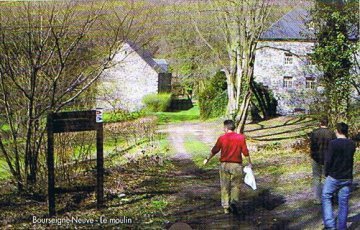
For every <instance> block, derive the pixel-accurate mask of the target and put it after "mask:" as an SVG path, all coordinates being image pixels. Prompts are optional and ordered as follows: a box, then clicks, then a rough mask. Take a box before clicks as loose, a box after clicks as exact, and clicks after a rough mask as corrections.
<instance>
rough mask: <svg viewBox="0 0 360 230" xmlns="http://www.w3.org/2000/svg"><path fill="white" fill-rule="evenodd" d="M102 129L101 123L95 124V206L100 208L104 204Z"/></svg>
mask: <svg viewBox="0 0 360 230" xmlns="http://www.w3.org/2000/svg"><path fill="white" fill-rule="evenodd" d="M103 140H104V129H103V123H98V124H97V129H96V158H97V159H96V161H97V165H96V168H97V186H96V196H97V197H96V198H97V206H98V208H101V207H102V206H103V203H104V154H103V143H104V142H103Z"/></svg>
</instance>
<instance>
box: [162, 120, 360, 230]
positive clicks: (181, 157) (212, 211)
mask: <svg viewBox="0 0 360 230" xmlns="http://www.w3.org/2000/svg"><path fill="white" fill-rule="evenodd" d="M160 132H164V133H167V134H168V139H169V141H170V144H171V145H172V148H173V149H174V150H175V151H176V152H175V154H174V156H173V158H172V162H173V164H174V166H175V169H174V172H173V174H171V175H169V176H170V177H171V178H173V180H174V181H176V185H177V186H176V189H175V190H177V191H178V192H177V193H175V194H172V195H171V197H170V198H169V199H170V200H171V201H172V202H171V205H170V206H169V209H168V213H167V215H168V216H169V217H170V218H169V219H171V220H172V221H171V222H170V223H169V224H168V225H167V226H166V227H167V228H169V227H170V226H172V224H174V223H176V222H185V223H187V224H189V225H190V226H191V227H192V228H194V229H322V228H323V225H322V220H321V206H319V205H314V204H313V203H312V202H311V201H310V200H309V197H311V193H312V191H311V189H310V188H309V187H306V188H303V189H302V191H295V195H294V193H292V194H291V195H287V194H283V195H281V194H276V193H273V186H274V184H272V183H271V179H273V178H271V177H274V176H273V175H261V176H259V177H257V184H258V187H259V189H258V190H257V191H252V190H251V189H249V188H248V187H247V186H245V185H243V188H242V193H241V197H242V199H241V200H242V201H241V204H240V207H239V213H240V214H239V215H237V216H234V215H226V214H223V210H222V207H221V203H220V183H219V176H218V170H217V169H210V170H209V169H207V170H205V169H202V168H199V167H198V166H196V165H195V164H194V162H193V161H192V159H191V158H192V153H191V152H187V151H186V148H185V146H184V143H185V140H186V137H187V136H189V135H192V136H195V137H196V139H197V140H199V141H201V142H203V143H205V144H206V145H208V146H209V149H210V148H211V146H212V145H213V144H214V143H215V141H216V139H217V136H218V135H219V134H220V133H221V127H220V126H219V127H217V125H215V124H211V125H209V124H208V123H177V124H170V125H167V126H165V127H162V129H161V130H160ZM279 159H280V158H279ZM264 167H266V166H264ZM308 174H309V173H308ZM293 176H295V177H297V176H303V175H293ZM275 177H276V176H275ZM358 187H359V186H358V185H356V186H355V187H354V188H355V191H357V192H356V193H355V194H354V195H353V196H356V197H359V196H360V194H359V191H358ZM351 207H352V208H351V209H352V213H351V214H350V215H349V217H350V220H351V221H352V223H351V225H350V228H349V229H360V224H359V215H358V213H359V211H360V207H359V204H358V202H357V200H356V199H352V201H351Z"/></svg>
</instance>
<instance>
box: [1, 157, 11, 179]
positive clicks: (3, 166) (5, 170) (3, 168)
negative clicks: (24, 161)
mask: <svg viewBox="0 0 360 230" xmlns="http://www.w3.org/2000/svg"><path fill="white" fill-rule="evenodd" d="M10 176H11V175H10V172H9V169H8V166H7V163H6V161H5V160H3V159H0V180H5V179H9V178H10Z"/></svg>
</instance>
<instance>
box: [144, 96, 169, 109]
mask: <svg viewBox="0 0 360 230" xmlns="http://www.w3.org/2000/svg"><path fill="white" fill-rule="evenodd" d="M142 101H143V103H144V104H145V108H146V110H148V111H151V112H165V111H166V110H167V109H168V108H169V107H170V103H171V94H169V93H160V94H149V95H146V96H144V97H143V100H142Z"/></svg>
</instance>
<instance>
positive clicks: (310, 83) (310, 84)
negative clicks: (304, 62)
mask: <svg viewBox="0 0 360 230" xmlns="http://www.w3.org/2000/svg"><path fill="white" fill-rule="evenodd" d="M315 87H316V82H315V79H314V78H306V85H305V88H307V89H315Z"/></svg>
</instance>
